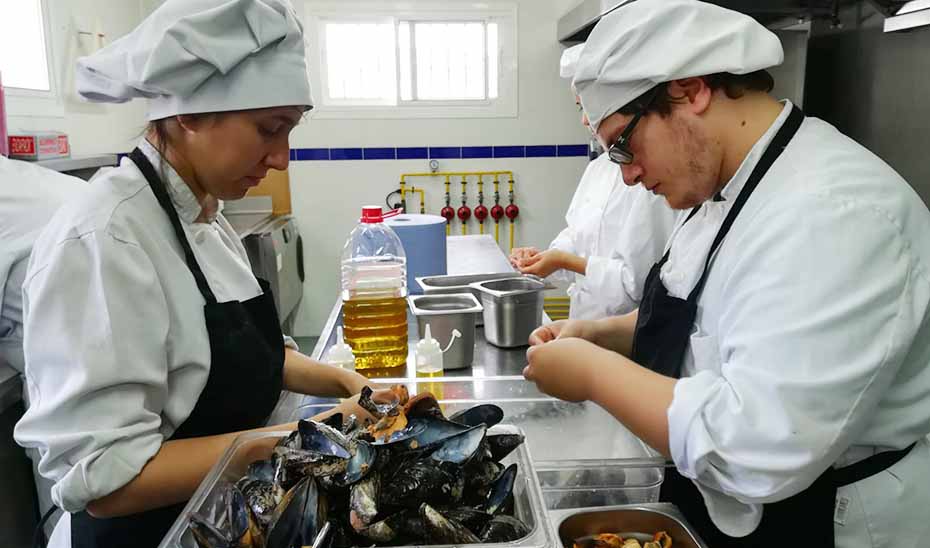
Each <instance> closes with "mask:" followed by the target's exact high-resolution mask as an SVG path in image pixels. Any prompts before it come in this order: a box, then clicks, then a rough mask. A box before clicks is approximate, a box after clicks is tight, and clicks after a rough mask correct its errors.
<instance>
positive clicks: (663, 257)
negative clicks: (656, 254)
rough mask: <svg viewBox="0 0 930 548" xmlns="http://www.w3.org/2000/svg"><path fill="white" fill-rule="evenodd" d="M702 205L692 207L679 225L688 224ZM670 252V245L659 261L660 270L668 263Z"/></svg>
mask: <svg viewBox="0 0 930 548" xmlns="http://www.w3.org/2000/svg"><path fill="white" fill-rule="evenodd" d="M702 205H703V204H698V205H696V206H694V207H693V208H692V209H691V213H689V214H688V218H687V219H685V222H683V223H681V225H682V226H684V225H686V224H687V223H688V221H690V220H691V218H692V217H694V216H695V215H697V212H698V211H700V210H701V206H702ZM671 252H672V246H671V245H668V249H666V250H665V255H662V258H661V259H659V262H658V265H659V267H660V268H661V267H662V266H663V265H665V263H666V262H668V256H669V254H670V253H671Z"/></svg>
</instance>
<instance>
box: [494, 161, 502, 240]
mask: <svg viewBox="0 0 930 548" xmlns="http://www.w3.org/2000/svg"><path fill="white" fill-rule="evenodd" d="M500 187H501V183H500V181H498V180H497V175H495V176H494V205H495V206H500V203H501V193H500ZM498 211H500V210H498ZM492 213H493V212H492ZM500 229H501V223H500V219H494V241H495V242H497V243H500V241H501V238H500V231H501V230H500Z"/></svg>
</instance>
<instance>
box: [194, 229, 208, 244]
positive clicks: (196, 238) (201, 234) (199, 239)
mask: <svg viewBox="0 0 930 548" xmlns="http://www.w3.org/2000/svg"><path fill="white" fill-rule="evenodd" d="M206 240H207V235H206V234H205V233H204V231H203V230H198V231H197V235H196V236H194V242H196V243H197V245H203V243H204V242H205V241H206Z"/></svg>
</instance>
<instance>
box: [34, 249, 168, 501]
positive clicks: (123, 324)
mask: <svg viewBox="0 0 930 548" xmlns="http://www.w3.org/2000/svg"><path fill="white" fill-rule="evenodd" d="M45 256H46V257H47V260H45V261H44V264H36V265H32V266H33V268H36V271H35V272H34V273H33V272H30V276H31V277H30V278H29V279H28V280H27V281H26V285H25V286H24V298H25V302H26V310H27V319H26V338H25V343H24V347H25V353H26V355H27V356H28V358H27V367H26V375H27V377H28V386H29V396H30V408H29V410H28V411H27V413H26V415H25V416H24V417H23V419H22V420H21V421H20V422H19V424H18V425H17V427H16V440H17V441H18V442H19V443H20V444H21V445H23V446H26V447H34V448H36V449H37V450H38V453H39V456H40V462H39V472H40V473H41V474H42V475H43V476H45V477H47V478H50V479H51V480H53V481H54V482H55V484H54V486H53V487H52V493H51V494H52V500H53V501H54V502H55V504H57V505H59V506H60V507H61V508H62V509H64V510H65V511H66V512H77V511H80V510H83V509H84V508H85V506H86V505H87V503H88V502H91V501H94V500H96V499H99V498H100V497H103V496H105V495H107V494H109V493H111V492H113V491H115V490H116V489H118V488H120V487H122V486H123V485H125V484H126V483H128V482H129V481H130V480H132V479H133V478H134V477H135V476H137V475H138V474H139V472H140V470H141V469H142V467H143V466H144V465H145V464H146V462H148V460H149V459H150V458H152V456H154V455H155V453H156V452H157V451H158V449H159V447H160V446H161V444H162V441H163V436H162V433H161V432H160V430H159V429H160V427H161V410H162V406H163V404H164V401H165V398H166V393H167V390H168V379H167V371H168V367H167V361H166V355H165V352H166V348H167V347H166V340H167V331H168V325H169V318H168V307H167V304H166V302H165V296H164V293H163V291H162V289H161V286H160V283H159V280H158V278H157V276H156V273H155V268H154V266H153V265H152V263H151V262H150V260H149V258H148V257H147V255H146V254H145V253H144V252H143V251H142V250H141V249H140V248H139V247H138V246H137V245H135V244H132V243H127V242H123V241H120V240H117V239H115V238H113V237H112V236H110V235H108V234H105V233H102V232H93V233H89V234H85V235H83V236H82V237H80V238H74V239H69V240H66V241H64V242H62V243H60V244H58V245H57V247H56V248H55V249H54V250H53V251H51V252H49V253H46V255H45ZM43 259H44V258H43Z"/></svg>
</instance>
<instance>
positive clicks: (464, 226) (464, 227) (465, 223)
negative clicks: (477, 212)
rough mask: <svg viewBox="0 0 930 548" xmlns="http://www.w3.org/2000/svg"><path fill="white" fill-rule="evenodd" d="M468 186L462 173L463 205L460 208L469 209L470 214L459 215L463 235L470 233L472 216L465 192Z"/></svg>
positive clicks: (460, 209)
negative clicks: (469, 224) (469, 219)
mask: <svg viewBox="0 0 930 548" xmlns="http://www.w3.org/2000/svg"><path fill="white" fill-rule="evenodd" d="M467 186H468V181H467V180H466V179H465V176H464V175H462V207H461V208H459V211H462V210H467V212H468V214H467V215H466V216H465V217H464V218H462V217H459V220H461V221H462V235H463V236H464V235H465V234H468V218H469V217H470V216H471V210H470V209H468V196H467V195H466V194H465V189H466V187H467Z"/></svg>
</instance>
